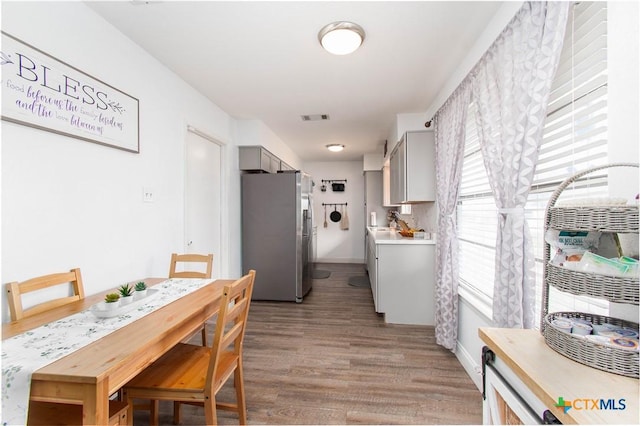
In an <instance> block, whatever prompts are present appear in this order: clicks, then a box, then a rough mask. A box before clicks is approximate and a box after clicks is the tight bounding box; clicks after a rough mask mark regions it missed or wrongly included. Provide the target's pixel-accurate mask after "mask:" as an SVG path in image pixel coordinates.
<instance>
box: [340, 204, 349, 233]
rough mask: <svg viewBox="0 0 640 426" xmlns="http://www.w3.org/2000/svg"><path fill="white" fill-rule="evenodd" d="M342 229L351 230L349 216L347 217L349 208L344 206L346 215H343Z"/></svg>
mask: <svg viewBox="0 0 640 426" xmlns="http://www.w3.org/2000/svg"><path fill="white" fill-rule="evenodd" d="M340 229H342V230H343V231H346V230H348V229H349V216H348V215H347V206H344V214H343V215H342V220H341V221H340Z"/></svg>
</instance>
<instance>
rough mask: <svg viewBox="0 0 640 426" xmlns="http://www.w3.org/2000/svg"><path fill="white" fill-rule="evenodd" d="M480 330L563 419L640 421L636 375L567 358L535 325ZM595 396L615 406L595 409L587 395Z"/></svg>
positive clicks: (609, 422)
mask: <svg viewBox="0 0 640 426" xmlns="http://www.w3.org/2000/svg"><path fill="white" fill-rule="evenodd" d="M478 334H479V336H480V338H481V339H482V341H483V342H484V343H485V344H486V345H487V346H488V347H489V348H490V349H491V350H492V351H493V352H494V353H495V354H496V356H497V357H498V358H500V359H501V360H502V361H503V362H504V363H505V364H506V365H507V366H508V367H509V368H510V369H511V371H513V373H515V375H516V376H517V377H518V378H519V379H520V380H521V381H522V382H523V383H524V385H525V386H526V387H528V388H529V389H530V391H531V392H533V394H534V395H535V396H536V397H537V398H539V400H540V401H541V402H542V404H544V405H545V406H546V407H547V408H548V409H549V410H550V411H551V412H552V413H553V414H554V415H555V416H556V417H557V418H558V420H560V421H561V422H562V423H563V424H638V405H639V404H638V402H639V397H638V380H637V379H633V378H630V377H624V376H620V375H617V374H612V373H607V372H605V371H601V370H597V369H595V368H591V367H588V366H586V365H582V364H579V363H577V362H575V361H573V360H570V359H569V358H566V357H564V356H562V355H561V354H559V353H557V352H556V351H554V350H553V349H551V348H550V347H549V346H547V344H546V343H545V342H544V338H543V337H542V335H541V334H540V332H539V331H538V330H522V329H505V328H480V329H478ZM560 397H562V398H563V399H564V401H575V402H576V403H575V406H574V408H571V409H569V410H567V412H564V410H563V408H561V407H557V406H556V405H557V403H558V398H560ZM597 399H604V400H611V401H615V402H616V406H617V409H596V408H594V406H593V404H591V402H590V401H592V400H597ZM585 401H586V402H585ZM620 401H624V403H625V405H624V406H623V405H621V404H620ZM612 407H613V406H610V407H609V408H612Z"/></svg>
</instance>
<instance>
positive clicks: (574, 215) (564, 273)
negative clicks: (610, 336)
mask: <svg viewBox="0 0 640 426" xmlns="http://www.w3.org/2000/svg"><path fill="white" fill-rule="evenodd" d="M610 167H635V168H638V164H632V163H617V164H608V165H604V166H599V167H594V168H592V169H589V170H585V171H582V172H580V173H577V174H575V175H573V176H571V177H569V178H567V179H565V180H564V182H562V183H561V184H560V185H559V186H558V188H556V190H555V191H554V192H553V194H551V197H550V198H549V204H548V205H547V210H546V214H545V231H546V230H548V229H556V230H571V231H600V232H616V233H638V206H626V205H615V206H602V205H596V206H579V207H578V206H576V207H568V206H567V207H556V206H555V204H556V201H557V200H558V197H559V196H560V194H561V193H562V191H564V190H565V189H566V188H567V187H568V186H569V185H571V184H572V183H573V182H575V181H577V180H579V179H581V178H582V177H583V176H585V175H587V174H590V173H593V172H595V171H597V170H602V169H607V168H610ZM550 257H551V250H550V245H549V244H547V243H545V245H544V283H543V287H542V315H541V319H540V331H541V332H542V335H543V336H544V339H545V342H546V343H547V345H549V347H551V348H552V349H554V350H555V351H556V352H558V353H560V354H562V355H564V356H566V357H567V358H570V359H572V360H574V361H577V362H579V363H582V364H584V365H588V366H590V367H593V368H597V369H599V370H603V371H607V372H610V373H615V374H620V375H623V376H628V377H634V378H638V361H639V357H638V352H637V351H632V350H626V349H619V348H616V347H610V346H605V345H603V344H598V343H596V342H593V341H589V340H586V339H585V338H582V337H579V336H575V335H572V334H568V333H564V332H562V331H560V330H558V329H556V328H554V327H553V326H551V321H553V319H555V318H581V319H585V320H588V321H590V322H591V323H593V324H606V323H609V324H614V325H617V326H622V327H627V328H633V329H636V330H637V329H638V324H636V323H633V322H628V321H624V320H621V319H616V318H610V317H605V316H601V315H595V314H585V313H581V312H556V313H551V314H549V313H548V312H549V286H553V287H554V288H557V289H559V290H561V291H564V292H568V293H571V294H575V295H588V296H592V297H597V298H601V299H606V300H609V301H611V302H618V303H626V304H632V305H636V306H637V305H639V304H640V298H639V296H638V293H639V287H640V285H639V281H640V280H638V278H636V277H634V278H632V277H624V278H623V277H613V276H608V275H599V274H592V273H585V272H578V271H573V270H570V269H566V268H562V267H559V266H555V265H552V264H551V263H550V262H549V260H550Z"/></svg>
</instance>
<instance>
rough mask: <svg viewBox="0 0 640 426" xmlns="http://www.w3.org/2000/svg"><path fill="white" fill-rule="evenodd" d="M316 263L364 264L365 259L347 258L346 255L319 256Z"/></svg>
mask: <svg viewBox="0 0 640 426" xmlns="http://www.w3.org/2000/svg"><path fill="white" fill-rule="evenodd" d="M314 263H360V264H364V259H362V258H361V259H345V258H344V257H340V258H328V257H325V258H318V259H316V260H315V262H314Z"/></svg>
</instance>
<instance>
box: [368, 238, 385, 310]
mask: <svg viewBox="0 0 640 426" xmlns="http://www.w3.org/2000/svg"><path fill="white" fill-rule="evenodd" d="M376 250H377V246H376V241H375V238H373V237H372V236H369V248H368V253H367V262H368V268H369V282H370V283H371V294H372V296H373V306H374V308H375V311H376V312H382V311H381V310H380V304H379V300H380V298H379V297H378V259H377V252H376Z"/></svg>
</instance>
